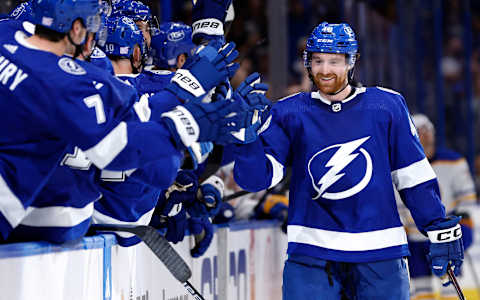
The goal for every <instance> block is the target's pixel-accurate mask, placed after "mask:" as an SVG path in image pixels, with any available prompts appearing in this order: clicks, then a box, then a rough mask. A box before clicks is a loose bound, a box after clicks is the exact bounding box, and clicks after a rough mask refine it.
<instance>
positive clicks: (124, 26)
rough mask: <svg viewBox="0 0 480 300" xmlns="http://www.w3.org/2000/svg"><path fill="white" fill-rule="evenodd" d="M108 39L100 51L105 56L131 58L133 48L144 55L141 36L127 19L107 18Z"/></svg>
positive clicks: (138, 30) (135, 26) (134, 25)
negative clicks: (138, 49)
mask: <svg viewBox="0 0 480 300" xmlns="http://www.w3.org/2000/svg"><path fill="white" fill-rule="evenodd" d="M107 28H108V37H107V41H106V43H105V46H104V47H102V50H103V51H104V52H105V54H107V55H114V56H122V57H127V58H129V57H131V56H132V54H133V50H134V49H135V46H136V45H138V46H139V47H140V50H141V53H142V54H144V53H145V43H144V40H143V34H142V32H141V31H140V29H138V27H137V25H136V24H135V22H134V21H133V20H132V19H130V18H127V17H120V18H114V17H113V18H109V19H108V20H107Z"/></svg>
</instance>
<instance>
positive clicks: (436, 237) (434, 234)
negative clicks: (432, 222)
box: [427, 224, 462, 243]
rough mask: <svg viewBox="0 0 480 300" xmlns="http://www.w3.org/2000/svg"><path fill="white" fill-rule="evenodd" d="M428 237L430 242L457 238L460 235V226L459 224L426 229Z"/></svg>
mask: <svg viewBox="0 0 480 300" xmlns="http://www.w3.org/2000/svg"><path fill="white" fill-rule="evenodd" d="M427 234H428V238H429V239H430V241H431V242H432V243H446V242H451V241H455V240H458V239H459V238H461V237H462V228H461V227H460V224H457V226H455V227H452V228H447V229H441V230H434V231H428V232H427Z"/></svg>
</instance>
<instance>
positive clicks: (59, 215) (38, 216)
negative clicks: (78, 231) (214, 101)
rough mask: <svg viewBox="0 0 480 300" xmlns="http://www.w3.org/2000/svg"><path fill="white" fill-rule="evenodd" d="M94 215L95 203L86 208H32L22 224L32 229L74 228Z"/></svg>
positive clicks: (28, 210)
mask: <svg viewBox="0 0 480 300" xmlns="http://www.w3.org/2000/svg"><path fill="white" fill-rule="evenodd" d="M92 213H93V202H90V203H88V204H87V205H85V206H84V207H81V208H76V207H66V206H49V207H32V206H30V207H29V208H28V209H27V216H26V217H25V218H24V219H23V220H22V222H21V223H20V224H22V225H26V226H32V227H74V226H77V225H78V224H80V223H82V222H83V221H85V220H87V219H89V218H90V217H91V216H92Z"/></svg>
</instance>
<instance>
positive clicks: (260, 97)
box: [232, 73, 272, 144]
mask: <svg viewBox="0 0 480 300" xmlns="http://www.w3.org/2000/svg"><path fill="white" fill-rule="evenodd" d="M267 90H268V85H266V84H264V83H260V75H259V74H258V73H253V74H251V75H249V76H248V77H247V78H246V79H245V81H243V82H242V83H241V84H240V86H239V87H238V88H237V90H236V91H235V92H234V93H233V98H234V99H235V101H237V102H239V103H244V105H245V106H246V107H248V108H247V109H246V110H247V112H246V118H245V119H244V122H245V123H244V124H243V126H242V129H240V130H239V131H237V132H234V133H232V136H233V138H234V143H237V144H248V143H251V142H253V141H255V140H256V138H257V136H258V135H259V134H260V133H262V132H263V131H264V130H266V128H268V124H269V123H270V120H269V118H270V108H271V106H272V102H271V101H270V100H269V99H268V98H267V97H266V96H265V93H266V91H267Z"/></svg>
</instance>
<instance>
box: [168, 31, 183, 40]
mask: <svg viewBox="0 0 480 300" xmlns="http://www.w3.org/2000/svg"><path fill="white" fill-rule="evenodd" d="M183 38H185V33H184V32H183V31H174V32H170V33H169V34H168V36H167V39H168V40H169V41H171V42H176V41H180V40H182V39H183Z"/></svg>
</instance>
